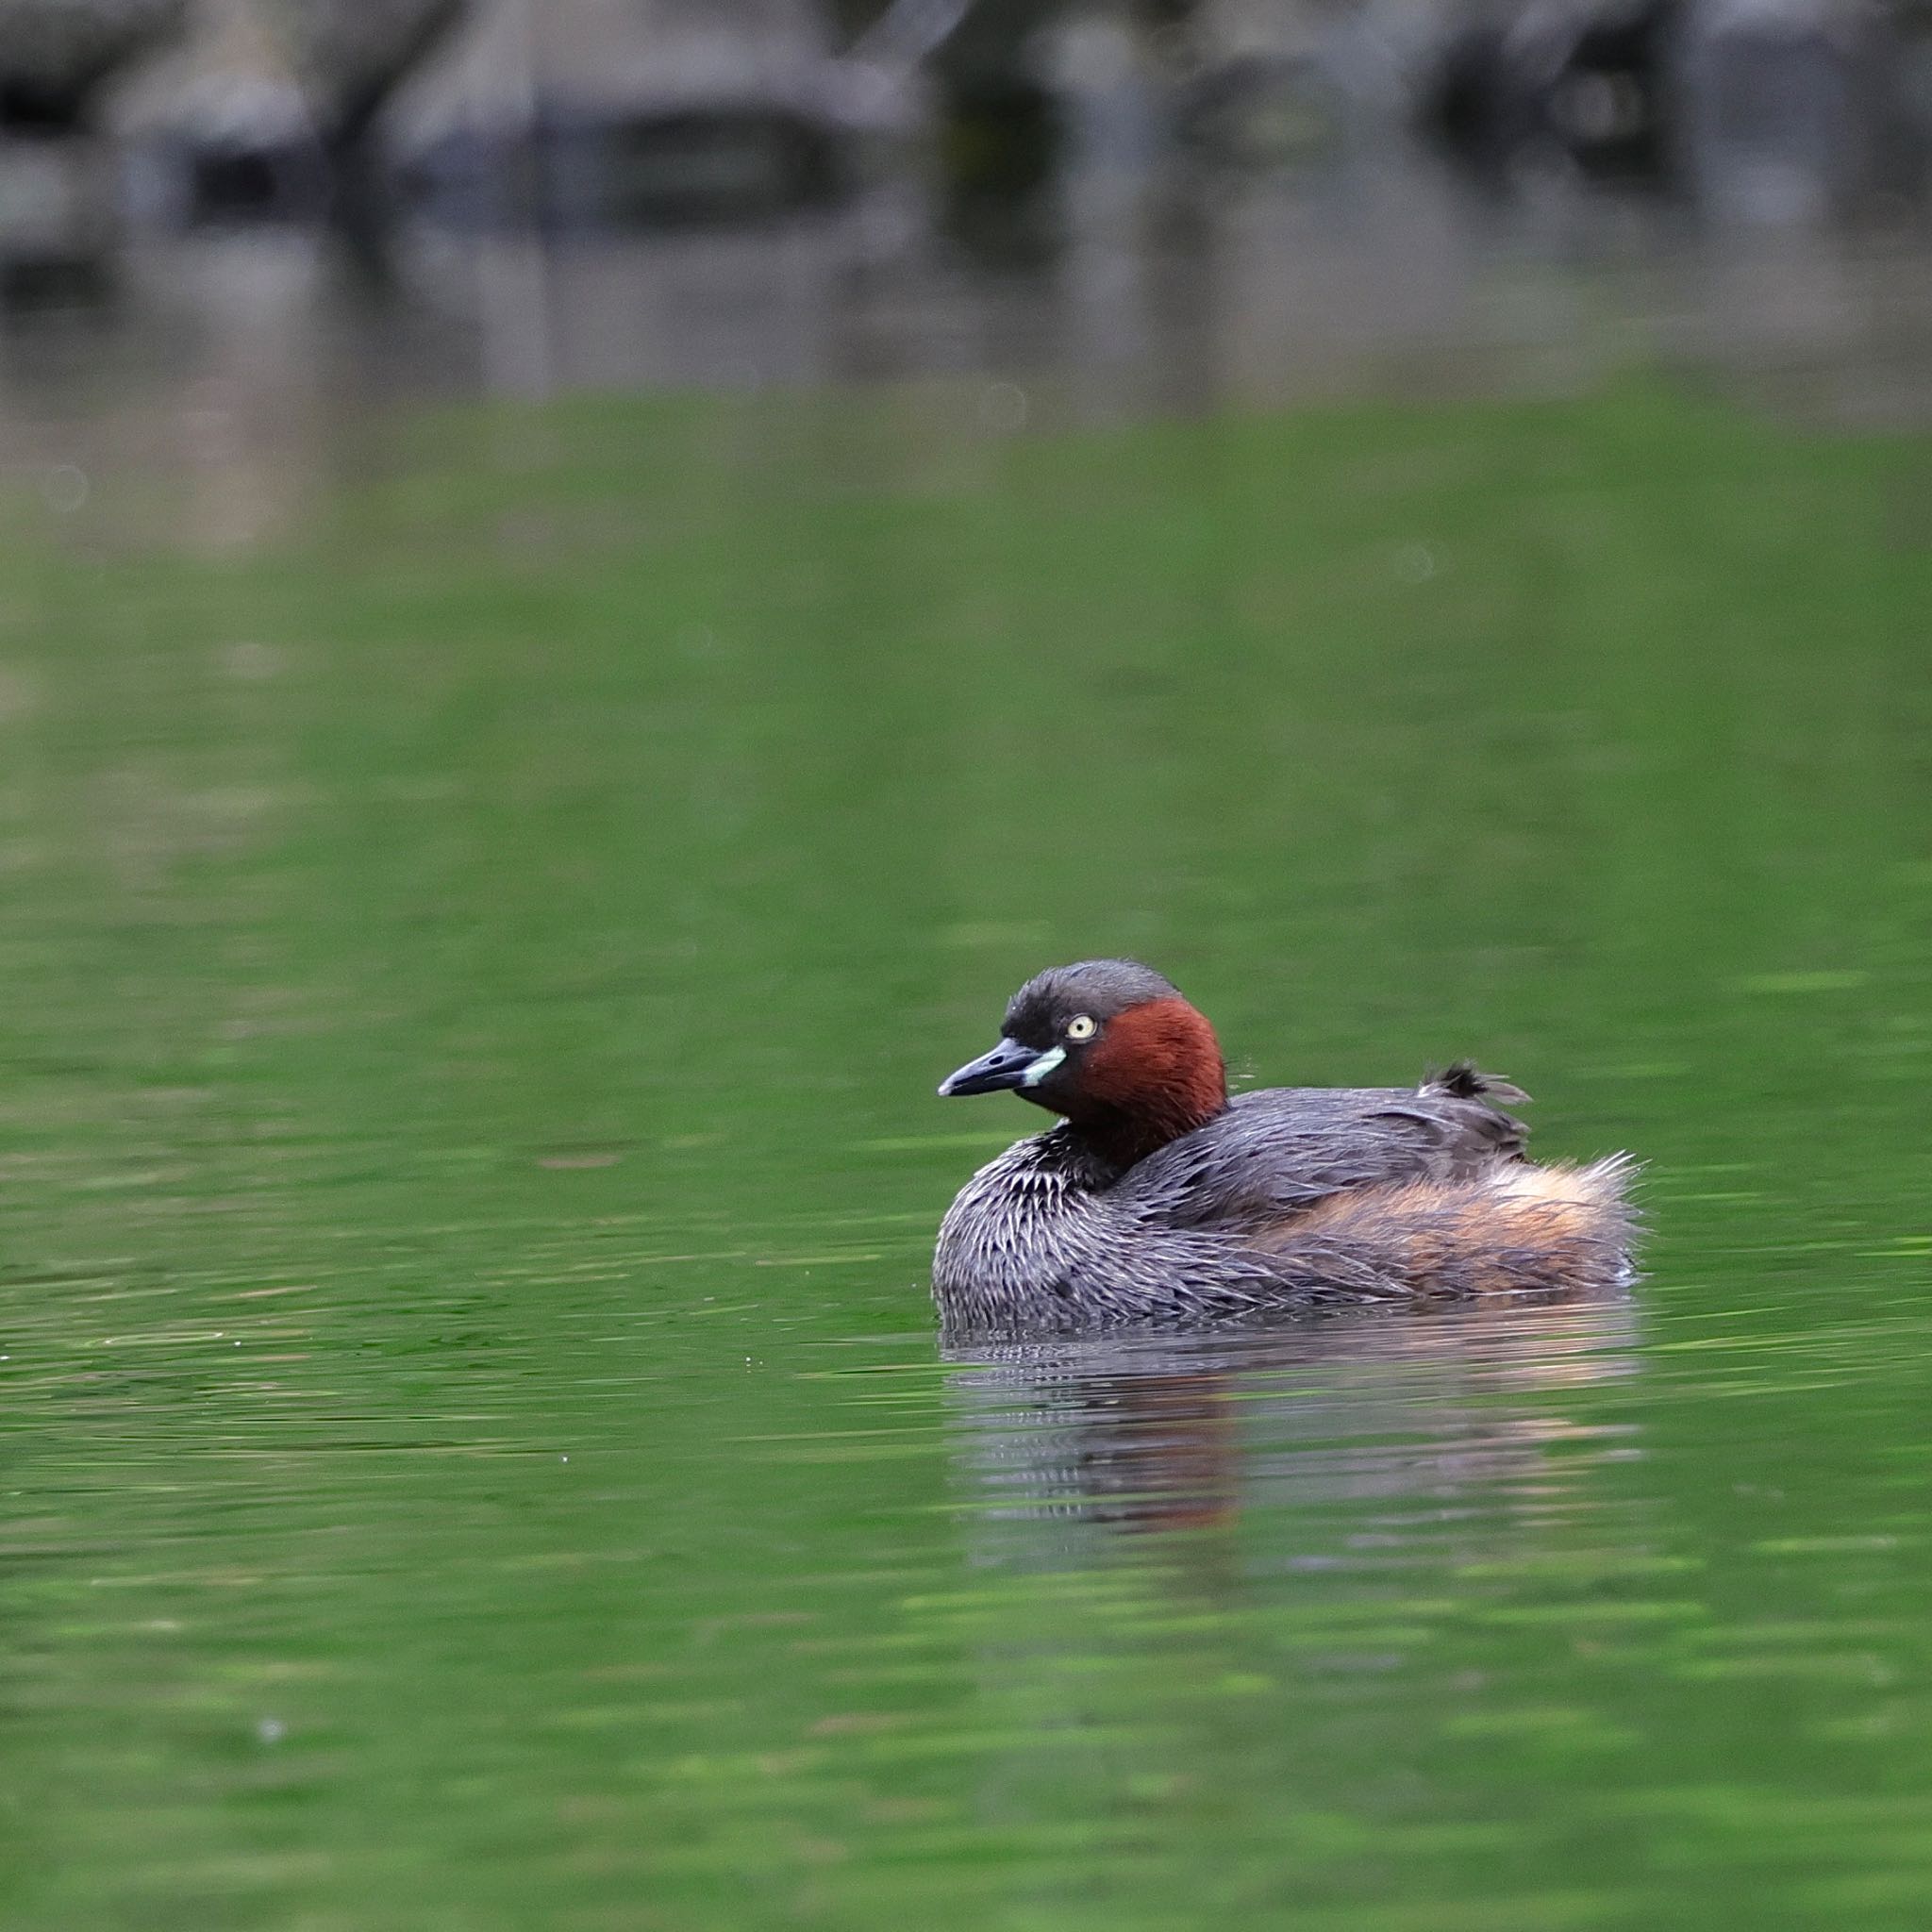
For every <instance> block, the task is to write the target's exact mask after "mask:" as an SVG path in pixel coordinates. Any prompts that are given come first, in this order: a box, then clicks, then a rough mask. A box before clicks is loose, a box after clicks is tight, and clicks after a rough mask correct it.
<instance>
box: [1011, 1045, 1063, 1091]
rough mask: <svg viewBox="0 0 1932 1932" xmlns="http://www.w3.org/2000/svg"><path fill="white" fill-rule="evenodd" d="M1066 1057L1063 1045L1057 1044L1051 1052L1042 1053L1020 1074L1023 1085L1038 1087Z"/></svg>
mask: <svg viewBox="0 0 1932 1932" xmlns="http://www.w3.org/2000/svg"><path fill="white" fill-rule="evenodd" d="M1066 1057H1067V1050H1066V1048H1065V1047H1063V1046H1057V1047H1055V1048H1053V1049H1052V1051H1051V1052H1048V1053H1043V1054H1041V1056H1040V1058H1038V1059H1037V1060H1035V1061H1034V1062H1033V1064H1032V1065H1031V1066H1030V1067H1028V1068H1027V1069H1026V1071H1025V1072H1024V1074H1021V1075H1020V1084H1021V1086H1023V1087H1038V1086H1039V1085H1040V1083H1041V1081H1042V1080H1043V1079H1045V1078H1046V1076H1047V1075H1048V1074H1050V1073H1052V1072H1053V1070H1054V1069H1055V1068H1056V1067H1057V1066H1058V1065H1059V1063H1060V1062H1061V1061H1062V1060H1063V1059H1065V1058H1066Z"/></svg>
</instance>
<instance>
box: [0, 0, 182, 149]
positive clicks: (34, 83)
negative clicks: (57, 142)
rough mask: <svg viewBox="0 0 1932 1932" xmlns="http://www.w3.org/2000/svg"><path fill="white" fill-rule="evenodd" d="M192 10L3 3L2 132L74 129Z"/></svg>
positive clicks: (71, 1)
mask: <svg viewBox="0 0 1932 1932" xmlns="http://www.w3.org/2000/svg"><path fill="white" fill-rule="evenodd" d="M187 10H188V9H187V0H0V127H8V126H16V127H17V126H26V127H33V128H50V129H51V128H62V127H67V126H71V125H75V124H76V123H77V122H79V121H80V120H81V119H82V118H83V117H84V116H85V114H86V113H87V110H88V108H90V106H91V105H92V100H93V97H94V95H95V94H96V92H98V90H99V89H100V87H101V86H102V84H103V83H104V82H106V81H107V80H108V79H109V78H110V77H112V76H113V75H115V74H117V73H118V72H119V71H120V70H121V69H122V68H124V67H125V66H126V64H127V63H128V62H129V61H131V60H134V59H136V58H140V57H142V56H144V55H146V54H148V53H149V52H150V51H152V50H153V49H154V48H155V47H157V46H158V45H159V44H160V43H161V42H163V41H165V40H167V39H168V38H169V36H171V35H172V34H174V33H175V31H176V30H177V29H178V28H179V27H180V25H181V23H182V21H183V19H184V17H185V16H186V13H187Z"/></svg>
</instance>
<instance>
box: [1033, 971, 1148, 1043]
mask: <svg viewBox="0 0 1932 1932" xmlns="http://www.w3.org/2000/svg"><path fill="white" fill-rule="evenodd" d="M1180 996H1181V995H1180V991H1179V989H1178V988H1177V987H1175V985H1174V982H1173V981H1172V980H1170V979H1163V978H1162V977H1161V976H1160V974H1158V973H1157V972H1155V970H1154V969H1153V968H1152V967H1151V966H1143V965H1141V962H1140V961H1139V960H1138V959H1082V960H1081V961H1080V962H1079V964H1078V965H1075V966H1049V967H1048V968H1047V970H1046V971H1045V972H1044V973H1036V974H1034V975H1033V977H1032V978H1031V979H1029V980H1028V981H1027V982H1026V984H1025V985H1024V986H1023V987H1022V988H1021V989H1020V991H1018V992H1016V993H1015V994H1014V995H1013V997H1012V998H1011V999H1010V1000H1008V1002H1007V1017H1006V1022H1005V1024H1003V1025H1002V1026H1001V1028H1000V1031H1001V1032H1002V1033H1004V1034H1005V1035H1006V1037H1007V1038H1008V1040H1017V1041H1021V1042H1022V1043H1023V1044H1024V1045H1026V1046H1037V1047H1041V1048H1044V1047H1049V1046H1051V1045H1053V1043H1054V1042H1055V1041H1057V1040H1058V1039H1059V1037H1060V1035H1061V1034H1062V1033H1063V1032H1064V1031H1065V1030H1066V1024H1067V1022H1068V1021H1069V1020H1071V1019H1073V1018H1074V1015H1075V1014H1076V1013H1091V1015H1092V1016H1093V1017H1094V1018H1095V1019H1096V1020H1102V1021H1106V1020H1111V1019H1112V1018H1113V1017H1114V1016H1115V1015H1116V1014H1117V1013H1124V1012H1125V1011H1126V1010H1127V1008H1129V1007H1141V1006H1145V1005H1146V1004H1147V1002H1148V1001H1149V1000H1176V999H1179V998H1180Z"/></svg>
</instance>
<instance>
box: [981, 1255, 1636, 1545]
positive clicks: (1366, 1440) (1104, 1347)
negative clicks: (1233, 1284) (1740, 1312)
mask: <svg viewBox="0 0 1932 1932" xmlns="http://www.w3.org/2000/svg"><path fill="white" fill-rule="evenodd" d="M1636 1339H1637V1317H1636V1310H1635V1307H1634V1304H1633V1303H1632V1302H1631V1300H1630V1299H1629V1297H1628V1296H1627V1295H1624V1294H1621V1293H1619V1294H1614V1295H1605V1296H1593V1297H1590V1298H1588V1299H1580V1300H1572V1301H1568V1302H1564V1303H1561V1304H1557V1305H1552V1304H1550V1303H1548V1302H1543V1303H1540V1304H1536V1305H1524V1304H1520V1303H1519V1304H1513V1305H1509V1306H1497V1305H1486V1306H1481V1307H1462V1308H1456V1309H1452V1310H1446V1311H1432V1312H1416V1311H1411V1310H1403V1309H1369V1310H1359V1311H1354V1312H1350V1313H1345V1314H1335V1315H1330V1316H1325V1317H1322V1318H1318V1319H1310V1320H1307V1321H1303V1322H1299V1323H1296V1324H1293V1325H1291V1326H1284V1327H1277V1328H1274V1329H1270V1330H1267V1331H1262V1332H1251V1333H1245V1334H1241V1335H1230V1334H1221V1335H1213V1336H1203V1335H1193V1336H1177V1335H1139V1336H1133V1337H1125V1336H1119V1337H1111V1338H1097V1339H1091V1340H1083V1341H1037V1342H1010V1343H978V1344H971V1345H960V1346H958V1347H957V1348H954V1349H951V1350H949V1351H948V1356H949V1359H950V1360H951V1361H952V1362H953V1363H954V1364H955V1370H954V1373H953V1374H952V1375H951V1377H950V1378H949V1406H950V1408H951V1412H952V1417H953V1422H954V1462H955V1467H956V1471H957V1473H958V1478H959V1480H960V1482H961V1484H962V1487H963V1488H964V1489H966V1490H967V1491H969V1492H970V1495H971V1502H972V1506H973V1507H974V1513H975V1516H976V1517H977V1519H978V1520H979V1521H981V1522H982V1523H984V1524H987V1525H988V1530H989V1542H990V1543H991V1541H996V1540H997V1539H998V1535H999V1530H998V1526H999V1525H1009V1526H1010V1525H1014V1524H1032V1525H1036V1526H1037V1525H1041V1524H1055V1523H1058V1524H1065V1525H1068V1526H1070V1527H1072V1526H1075V1525H1095V1524H1099V1525H1105V1526H1107V1527H1108V1528H1109V1529H1112V1530H1118V1531H1125V1532H1148V1531H1161V1530H1183V1529H1204V1528H1211V1527H1214V1526H1222V1527H1228V1526H1231V1525H1232V1524H1234V1523H1235V1521H1236V1520H1237V1519H1238V1518H1239V1517H1240V1515H1241V1512H1242V1511H1243V1510H1244V1509H1245V1508H1249V1507H1257V1506H1260V1507H1265V1506H1295V1505H1302V1506H1309V1505H1312V1506H1329V1507H1335V1506H1341V1507H1342V1508H1343V1509H1344V1510H1346V1509H1347V1507H1348V1506H1350V1505H1352V1504H1353V1505H1371V1506H1391V1505H1396V1504H1399V1503H1400V1502H1401V1501H1402V1499H1405V1498H1408V1499H1413V1500H1414V1501H1415V1502H1417V1503H1419V1504H1433V1505H1436V1506H1439V1507H1441V1506H1447V1505H1453V1504H1454V1503H1455V1502H1456V1501H1457V1499H1458V1498H1461V1499H1466V1500H1474V1497H1475V1496H1476V1494H1477V1493H1479V1492H1481V1491H1507V1492H1508V1493H1509V1494H1510V1495H1512V1496H1514V1497H1515V1498H1516V1499H1517V1500H1518V1502H1519V1503H1520V1504H1521V1505H1522V1507H1524V1509H1529V1510H1533V1509H1534V1507H1536V1505H1537V1502H1538V1499H1539V1498H1544V1497H1547V1495H1548V1493H1549V1491H1551V1489H1552V1486H1553V1485H1555V1486H1560V1482H1561V1477H1560V1474H1559V1472H1558V1471H1557V1469H1556V1468H1555V1467H1553V1464H1552V1457H1551V1454H1550V1452H1551V1451H1552V1449H1553V1448H1554V1447H1555V1446H1556V1445H1558V1444H1561V1443H1565V1442H1571V1441H1577V1440H1578V1439H1580V1438H1582V1439H1594V1438H1598V1437H1603V1436H1613V1437H1626V1436H1627V1435H1628V1433H1629V1431H1628V1428H1627V1426H1626V1425H1624V1424H1605V1423H1601V1422H1594V1421H1590V1420H1585V1419H1583V1418H1581V1417H1579V1416H1577V1415H1573V1414H1570V1413H1566V1412H1565V1406H1564V1405H1563V1404H1561V1402H1560V1401H1559V1400H1557V1399H1556V1398H1560V1397H1562V1396H1563V1395H1565V1394H1566V1393H1570V1392H1573V1391H1586V1390H1591V1389H1593V1388H1596V1387H1597V1386H1599V1385H1601V1384H1604V1383H1607V1382H1610V1381H1613V1380H1615V1379H1617V1378H1619V1377H1622V1376H1624V1375H1627V1374H1630V1373H1631V1372H1632V1369H1633V1367H1634V1361H1633V1357H1632V1354H1631V1350H1632V1347H1633V1345H1634V1343H1635V1341H1636ZM1630 1453H1634V1451H1633V1452H1630ZM1373 1513H1374V1514H1377V1515H1379V1514H1381V1513H1382V1510H1381V1508H1380V1507H1377V1508H1376V1509H1374V1511H1373ZM985 1554H986V1555H987V1557H989V1559H996V1558H997V1554H998V1553H996V1552H995V1551H994V1550H992V1549H991V1548H989V1549H988V1550H987V1551H986V1553H985ZM1005 1554H1016V1553H1015V1552H1010V1551H1009V1552H1006V1553H1005ZM1043 1554H1044V1553H1043V1552H1042V1551H1039V1550H1036V1551H1035V1552H1034V1556H1035V1559H1036V1560H1038V1559H1039V1558H1040V1557H1041V1556H1042V1555H1043Z"/></svg>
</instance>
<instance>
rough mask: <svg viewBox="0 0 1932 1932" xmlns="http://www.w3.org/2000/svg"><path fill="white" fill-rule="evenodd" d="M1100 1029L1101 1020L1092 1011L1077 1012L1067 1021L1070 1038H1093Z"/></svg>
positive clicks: (1068, 1036)
mask: <svg viewBox="0 0 1932 1932" xmlns="http://www.w3.org/2000/svg"><path fill="white" fill-rule="evenodd" d="M1099 1031H1100V1022H1099V1021H1098V1020H1096V1019H1095V1018H1094V1017H1093V1015H1092V1014H1091V1013H1076V1014H1075V1015H1074V1018H1073V1019H1071V1020H1069V1021H1068V1022H1067V1038H1068V1039H1069V1040H1091V1039H1092V1038H1093V1036H1094V1035H1095V1034H1096V1033H1098V1032H1099Z"/></svg>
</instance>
